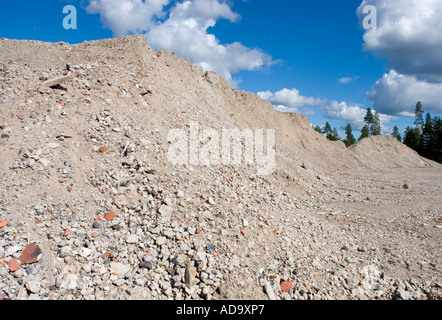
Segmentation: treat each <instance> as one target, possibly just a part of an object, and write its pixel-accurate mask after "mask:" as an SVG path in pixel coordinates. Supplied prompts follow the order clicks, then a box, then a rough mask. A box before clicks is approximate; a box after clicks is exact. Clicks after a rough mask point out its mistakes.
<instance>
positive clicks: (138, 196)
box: [0, 36, 442, 300]
mask: <svg viewBox="0 0 442 320" xmlns="http://www.w3.org/2000/svg"><path fill="white" fill-rule="evenodd" d="M62 77H68V78H62ZM54 79H55V80H56V82H57V81H58V79H61V80H60V83H59V84H57V85H52V84H50V83H48V81H53V80H54ZM52 83H53V82H52ZM193 128H196V129H197V130H196V132H198V135H200V137H203V136H201V135H202V134H204V133H205V132H207V131H206V130H209V129H210V130H214V131H215V132H216V133H218V134H219V136H221V135H222V132H223V130H225V129H228V130H231V129H238V130H239V131H240V132H244V131H243V130H246V129H250V130H252V132H256V131H255V130H258V129H263V130H264V131H265V130H275V138H276V143H275V147H274V150H275V154H276V156H275V165H274V170H273V171H272V172H271V174H268V175H261V174H259V168H260V166H259V165H258V163H257V161H254V162H253V161H252V162H251V163H246V161H245V160H244V161H243V162H242V163H241V164H238V165H227V164H225V163H222V161H221V160H222V159H221V160H220V161H219V162H216V161H214V162H213V163H212V162H211V163H208V164H204V163H201V162H199V163H198V164H193V163H191V162H190V161H189V162H188V163H186V164H179V165H178V164H176V165H174V164H173V163H171V161H170V153H171V147H172V146H173V141H171V139H170V136H169V134H170V132H171V130H176V129H180V130H182V132H186V134H187V137H191V136H192V129H193ZM267 132H269V131H267ZM0 134H1V138H0V152H1V157H0V275H1V278H0V297H1V298H2V299H14V300H15V299H78V300H80V299H84V300H95V299H253V300H254V299H269V298H275V297H276V299H406V300H409V299H440V298H441V297H442V288H441V286H442V282H441V269H440V265H441V253H442V250H441V245H440V244H441V228H442V198H441V196H440V195H441V194H442V165H440V164H437V163H435V162H432V161H430V160H427V159H424V158H422V157H420V156H419V155H418V154H417V153H416V152H414V151H412V150H411V149H409V148H407V147H406V146H405V145H403V144H401V143H399V142H398V141H397V140H395V139H394V138H392V137H371V138H367V139H364V140H362V141H361V142H359V143H358V144H357V145H355V146H353V147H351V148H348V149H347V148H345V146H344V144H343V143H342V142H330V141H328V140H327V139H325V138H324V137H323V136H322V135H321V134H319V133H317V132H316V131H314V130H313V129H312V128H311V126H310V124H309V122H308V120H307V118H306V117H304V116H302V115H299V114H294V113H280V112H278V111H275V110H274V109H273V107H272V105H271V104H270V103H268V102H266V101H263V100H261V99H260V98H259V97H258V96H256V95H254V94H252V93H248V92H243V91H238V90H236V89H233V88H231V87H229V86H228V84H227V83H226V81H225V80H224V79H223V78H222V77H220V76H218V75H216V74H215V73H210V72H209V73H205V72H204V71H203V70H202V69H201V68H200V67H197V66H192V65H191V64H190V63H189V62H188V61H187V60H184V59H182V58H179V57H177V56H175V55H174V54H173V53H171V52H168V51H163V52H156V51H154V50H152V49H151V48H149V47H148V46H147V45H146V40H145V38H144V37H142V36H132V37H123V38H118V39H109V40H102V41H95V42H85V43H82V44H77V45H68V44H66V43H42V42H37V41H16V40H7V39H1V40H0ZM201 139H202V140H201V141H200V144H201V145H202V146H204V144H205V143H207V137H203V138H201ZM242 144H243V145H245V142H242ZM245 146H246V147H247V145H245ZM209 151H210V152H213V151H214V149H213V148H209ZM255 160H256V159H255ZM29 244H36V245H37V246H38V248H39V249H40V251H41V256H38V257H36V259H37V260H38V261H37V262H32V263H26V259H25V258H24V256H23V252H25V251H26V248H27V247H28V245H29Z"/></svg>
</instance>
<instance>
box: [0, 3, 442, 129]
mask: <svg viewBox="0 0 442 320" xmlns="http://www.w3.org/2000/svg"><path fill="white" fill-rule="evenodd" d="M42 3H43V4H42ZM66 5H74V6H75V7H76V9H77V29H76V30H72V29H69V30H65V29H64V28H63V24H62V22H63V19H64V18H65V16H66V14H63V13H62V10H63V8H64V7H65V6H66ZM368 5H371V6H374V8H375V9H376V18H377V28H376V29H371V30H367V29H364V28H363V27H362V20H363V18H364V17H365V16H366V14H363V13H362V8H364V7H366V6H368ZM431 12H433V13H431ZM441 13H442V1H434V0H421V1H413V0H391V1H383V0H339V1H322V0H318V1H295V0H294V1H281V0H273V1H264V0H247V1H246V0H230V1H222V0H191V1H187V2H185V1H173V0H148V1H143V0H80V1H75V0H72V1H69V0H46V1H31V0H17V1H2V3H1V4H0V37H5V38H10V39H32V40H42V41H51V42H57V41H65V42H68V43H80V42H82V41H85V40H96V39H104V38H111V37H116V36H120V35H127V34H135V33H136V34H138V33H140V34H144V35H145V36H146V38H147V42H148V44H149V45H151V46H152V47H153V48H154V49H157V50H161V49H169V50H172V51H174V52H176V53H177V54H178V55H180V56H183V57H184V58H188V59H190V61H191V62H192V63H195V64H199V65H202V66H203V67H204V68H205V69H207V70H214V71H216V72H218V73H220V74H221V75H223V76H224V77H225V78H226V80H228V81H229V83H231V84H232V85H233V86H236V87H237V88H238V89H241V90H245V91H251V92H254V93H257V94H259V95H260V96H261V97H263V98H264V99H267V100H269V101H270V102H272V103H273V104H274V105H275V108H277V109H278V110H282V111H295V112H299V113H303V114H305V115H306V116H307V117H308V118H309V119H310V122H312V123H314V124H318V125H323V124H324V123H325V122H326V121H329V122H330V123H331V124H332V126H334V127H337V128H338V129H340V132H341V136H343V128H344V127H345V126H346V124H347V123H351V124H352V126H353V129H354V131H355V132H354V134H355V136H358V135H359V132H358V129H360V128H361V126H362V125H363V116H364V114H365V109H366V108H367V107H371V108H373V109H375V110H377V111H378V112H379V113H380V114H381V115H382V116H381V120H382V122H383V128H384V133H385V134H388V133H390V132H391V128H392V127H393V126H394V125H397V126H398V127H399V129H400V130H401V131H402V130H404V129H405V127H406V126H408V125H412V124H413V118H412V117H410V115H412V113H413V112H414V106H415V104H416V102H417V101H418V100H421V101H422V103H423V105H424V110H425V111H429V112H431V114H432V115H437V114H439V115H440V114H441V113H442V102H441V101H442V61H441V59H442V58H441V57H442V55H441V54H440V52H442V38H441V37H442V36H441V35H442V23H441V22H439V20H442V19H439V17H440V16H441ZM422 16H424V17H425V19H422ZM195 48H196V49H195ZM423 61H424V62H423Z"/></svg>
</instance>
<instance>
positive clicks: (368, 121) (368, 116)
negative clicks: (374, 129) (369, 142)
mask: <svg viewBox="0 0 442 320" xmlns="http://www.w3.org/2000/svg"><path fill="white" fill-rule="evenodd" d="M364 121H365V123H366V124H367V125H368V127H369V128H370V127H371V126H372V125H373V123H374V115H373V112H372V111H371V108H367V114H366V115H365V117H364Z"/></svg>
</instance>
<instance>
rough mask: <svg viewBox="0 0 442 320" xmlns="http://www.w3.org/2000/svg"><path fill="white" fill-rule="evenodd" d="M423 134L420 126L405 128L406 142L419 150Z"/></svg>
mask: <svg viewBox="0 0 442 320" xmlns="http://www.w3.org/2000/svg"><path fill="white" fill-rule="evenodd" d="M420 140H421V134H420V132H419V129H418V128H410V127H407V129H406V130H405V137H404V143H405V144H406V145H407V146H408V147H410V148H411V149H413V150H415V151H418V152H419V146H420Z"/></svg>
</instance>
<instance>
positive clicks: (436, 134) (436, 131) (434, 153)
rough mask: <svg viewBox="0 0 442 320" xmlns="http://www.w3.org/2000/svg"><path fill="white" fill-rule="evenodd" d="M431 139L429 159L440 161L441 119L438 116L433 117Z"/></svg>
mask: <svg viewBox="0 0 442 320" xmlns="http://www.w3.org/2000/svg"><path fill="white" fill-rule="evenodd" d="M432 123H433V140H432V142H433V143H432V147H433V149H432V150H431V159H432V160H434V161H437V162H440V163H442V119H441V118H440V117H438V116H435V117H434V118H433V121H432Z"/></svg>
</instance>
